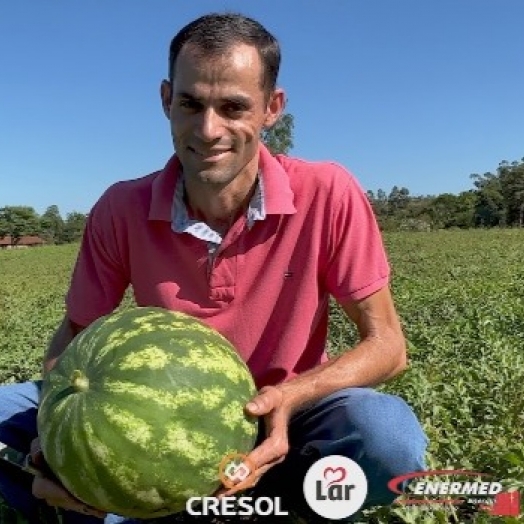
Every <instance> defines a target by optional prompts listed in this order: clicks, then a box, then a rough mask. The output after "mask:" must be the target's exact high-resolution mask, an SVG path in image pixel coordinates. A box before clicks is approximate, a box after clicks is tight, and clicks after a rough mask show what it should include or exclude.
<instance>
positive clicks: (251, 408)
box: [246, 402, 258, 411]
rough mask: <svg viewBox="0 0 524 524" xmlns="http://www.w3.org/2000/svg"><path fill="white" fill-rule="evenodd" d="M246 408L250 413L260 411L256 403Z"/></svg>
mask: <svg viewBox="0 0 524 524" xmlns="http://www.w3.org/2000/svg"><path fill="white" fill-rule="evenodd" d="M246 407H247V409H249V411H258V406H257V405H256V404H255V403H254V402H248V403H247V405H246Z"/></svg>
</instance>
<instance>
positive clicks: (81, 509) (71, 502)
mask: <svg viewBox="0 0 524 524" xmlns="http://www.w3.org/2000/svg"><path fill="white" fill-rule="evenodd" d="M31 460H32V462H33V465H34V467H35V468H36V469H38V470H39V471H41V473H40V474H37V475H36V476H35V479H34V481H33V495H34V496H35V497H36V498H38V499H43V500H45V501H46V502H47V503H48V504H49V505H50V506H55V507H59V508H63V509H67V510H72V511H77V512H78V513H83V514H84V515H91V516H93V517H98V518H100V519H103V518H104V517H105V516H106V513H105V512H103V511H100V510H98V509H96V508H93V507H92V506H89V505H87V504H84V503H83V502H82V501H81V500H78V499H77V498H76V497H74V496H73V495H71V493H69V492H68V491H67V490H66V489H65V488H64V486H62V484H60V482H59V481H58V480H57V479H56V478H49V476H46V473H45V471H46V469H48V468H47V467H46V462H45V459H44V455H43V454H42V449H41V448H40V440H39V439H38V438H36V439H34V440H33V441H32V442H31Z"/></svg>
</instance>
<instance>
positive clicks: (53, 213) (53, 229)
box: [40, 205, 64, 244]
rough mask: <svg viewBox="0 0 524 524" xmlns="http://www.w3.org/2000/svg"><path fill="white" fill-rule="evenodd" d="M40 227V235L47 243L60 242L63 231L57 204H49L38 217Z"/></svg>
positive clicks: (62, 222)
mask: <svg viewBox="0 0 524 524" xmlns="http://www.w3.org/2000/svg"><path fill="white" fill-rule="evenodd" d="M40 229H41V232H42V236H43V237H44V238H45V240H46V241H47V242H48V243H53V244H57V243H59V242H60V239H61V238H62V235H63V231H64V220H63V218H62V217H61V216H60V211H59V210H58V206H55V205H53V206H49V207H48V208H47V209H46V211H45V213H44V214H43V215H42V216H41V217H40Z"/></svg>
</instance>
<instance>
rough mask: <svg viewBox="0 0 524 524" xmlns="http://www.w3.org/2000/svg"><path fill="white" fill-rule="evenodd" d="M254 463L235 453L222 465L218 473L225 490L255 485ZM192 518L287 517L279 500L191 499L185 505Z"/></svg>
mask: <svg viewBox="0 0 524 524" xmlns="http://www.w3.org/2000/svg"><path fill="white" fill-rule="evenodd" d="M254 472H255V467H254V464H253V463H252V462H251V461H250V460H249V458H248V457H247V456H246V455H243V454H241V453H232V454H230V455H226V456H225V457H224V458H223V459H222V461H221V462H220V466H219V468H218V474H219V477H220V480H221V482H222V484H223V485H224V486H225V487H226V488H233V487H237V488H240V489H242V490H244V489H247V488H250V487H252V486H253V485H254ZM186 511H187V512H188V513H189V514H190V515H206V516H207V515H214V516H237V515H242V516H244V515H247V516H249V515H262V516H266V515H277V516H282V515H288V512H287V511H284V510H282V506H281V500H280V497H274V498H272V497H256V498H255V497H245V496H241V497H236V496H231V497H191V498H190V499H189V500H188V501H187V502H186Z"/></svg>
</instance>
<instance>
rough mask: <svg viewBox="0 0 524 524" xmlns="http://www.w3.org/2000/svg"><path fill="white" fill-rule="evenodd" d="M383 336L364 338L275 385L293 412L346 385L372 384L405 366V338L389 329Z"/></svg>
mask: <svg viewBox="0 0 524 524" xmlns="http://www.w3.org/2000/svg"><path fill="white" fill-rule="evenodd" d="M391 335H392V336H389V337H387V338H384V339H383V338H372V337H370V338H367V339H364V340H363V341H361V342H360V343H359V344H357V345H356V346H355V347H354V348H353V349H352V350H349V351H347V352H345V353H343V354H342V355H340V356H339V357H336V358H333V359H331V360H329V361H328V362H325V363H324V364H321V365H319V366H317V367H315V368H314V369H311V370H309V371H307V372H305V373H303V374H301V375H299V376H298V377H296V378H294V379H291V380H289V381H288V382H285V383H283V384H281V385H280V386H279V389H281V390H282V392H283V394H284V399H285V400H284V402H285V403H286V404H288V405H289V406H290V407H291V411H292V412H294V411H296V410H297V409H299V408H301V407H303V406H305V405H307V404H310V403H313V402H315V401H317V400H320V399H321V398H323V397H325V396H327V395H329V394H331V393H334V392H335V391H338V390H340V389H343V388H347V387H366V386H376V385H378V384H381V383H382V382H385V381H386V380H388V379H391V378H393V377H394V376H396V375H397V374H398V373H400V372H401V371H403V370H404V369H405V367H406V348H405V340H404V337H403V336H402V335H401V334H398V333H392V334H391Z"/></svg>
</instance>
